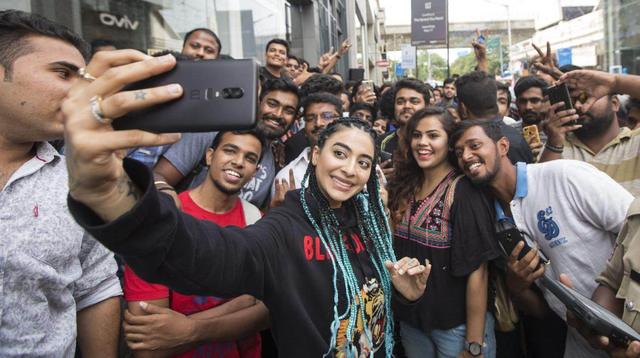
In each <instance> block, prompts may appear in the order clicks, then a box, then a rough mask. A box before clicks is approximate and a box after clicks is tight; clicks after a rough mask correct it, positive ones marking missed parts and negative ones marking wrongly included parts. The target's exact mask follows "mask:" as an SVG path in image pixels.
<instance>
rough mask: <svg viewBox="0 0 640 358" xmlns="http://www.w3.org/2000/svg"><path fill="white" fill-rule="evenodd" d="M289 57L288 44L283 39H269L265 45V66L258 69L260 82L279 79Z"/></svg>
mask: <svg viewBox="0 0 640 358" xmlns="http://www.w3.org/2000/svg"><path fill="white" fill-rule="evenodd" d="M288 56H289V43H288V42H287V41H286V40H283V39H271V40H270V41H269V42H268V43H267V47H266V49H265V53H264V58H265V63H266V65H265V66H263V67H260V82H262V83H263V84H264V82H265V81H266V80H272V79H275V78H281V77H282V72H283V71H285V66H286V64H287V58H288Z"/></svg>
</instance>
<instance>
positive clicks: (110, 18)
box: [99, 12, 140, 31]
mask: <svg viewBox="0 0 640 358" xmlns="http://www.w3.org/2000/svg"><path fill="white" fill-rule="evenodd" d="M99 16H100V22H101V23H102V24H103V25H106V26H115V27H117V28H120V29H125V30H131V31H135V30H136V29H137V28H138V26H139V25H140V23H139V22H138V21H137V20H136V21H131V19H129V17H128V16H127V15H124V16H120V17H119V16H117V15H113V14H109V13H107V12H101V13H100V15H99Z"/></svg>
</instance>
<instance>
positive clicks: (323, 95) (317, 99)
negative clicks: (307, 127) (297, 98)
mask: <svg viewBox="0 0 640 358" xmlns="http://www.w3.org/2000/svg"><path fill="white" fill-rule="evenodd" d="M316 103H328V104H332V105H333V106H334V107H335V109H336V112H338V114H339V115H340V116H342V101H341V100H340V98H338V97H336V96H335V95H333V94H331V93H328V92H316V93H312V94H310V95H308V96H305V97H303V99H302V105H301V106H300V107H302V110H303V111H304V110H306V109H307V107H309V106H310V105H312V104H316Z"/></svg>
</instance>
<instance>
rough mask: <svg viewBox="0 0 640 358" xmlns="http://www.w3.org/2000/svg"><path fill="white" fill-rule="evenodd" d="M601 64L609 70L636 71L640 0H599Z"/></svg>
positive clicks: (638, 71)
mask: <svg viewBox="0 0 640 358" xmlns="http://www.w3.org/2000/svg"><path fill="white" fill-rule="evenodd" d="M603 3H604V5H603V11H604V24H605V25H604V28H605V30H604V31H605V44H606V45H605V46H606V52H607V56H606V57H605V58H604V61H603V62H604V67H605V68H607V69H608V70H609V71H611V72H622V73H631V74H636V75H638V74H640V17H639V16H638V14H640V0H603Z"/></svg>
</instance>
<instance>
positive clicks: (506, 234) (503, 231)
mask: <svg viewBox="0 0 640 358" xmlns="http://www.w3.org/2000/svg"><path fill="white" fill-rule="evenodd" d="M499 225H500V226H499V227H498V228H497V230H496V238H497V239H498V245H499V246H500V249H502V253H503V254H504V255H505V256H510V255H511V253H512V252H513V249H515V248H516V246H517V245H518V243H519V242H520V241H524V247H523V248H522V250H520V254H518V260H520V259H522V258H523V257H524V255H526V254H527V253H529V251H531V247H530V246H529V245H528V244H527V242H526V241H525V239H524V238H523V237H522V234H521V233H520V231H519V230H518V228H517V227H516V226H515V225H505V223H504V222H503V223H501V224H499Z"/></svg>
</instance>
